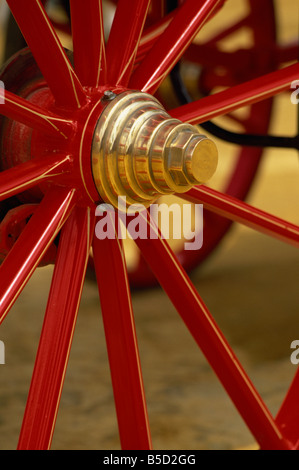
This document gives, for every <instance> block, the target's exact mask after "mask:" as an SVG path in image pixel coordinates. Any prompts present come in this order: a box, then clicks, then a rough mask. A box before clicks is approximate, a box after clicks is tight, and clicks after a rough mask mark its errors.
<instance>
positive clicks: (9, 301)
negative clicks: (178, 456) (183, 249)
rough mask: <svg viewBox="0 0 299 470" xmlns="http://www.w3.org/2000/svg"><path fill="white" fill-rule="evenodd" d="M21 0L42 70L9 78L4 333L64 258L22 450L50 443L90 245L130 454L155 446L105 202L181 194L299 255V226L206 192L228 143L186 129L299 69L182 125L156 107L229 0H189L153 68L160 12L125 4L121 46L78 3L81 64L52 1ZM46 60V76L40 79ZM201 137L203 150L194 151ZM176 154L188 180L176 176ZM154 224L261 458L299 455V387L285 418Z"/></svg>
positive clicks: (262, 93) (238, 92)
mask: <svg viewBox="0 0 299 470" xmlns="http://www.w3.org/2000/svg"><path fill="white" fill-rule="evenodd" d="M8 4H9V6H10V9H11V11H12V13H13V15H14V16H15V18H16V20H17V22H18V24H19V26H20V29H21V30H22V32H23V35H24V37H25V39H26V41H27V44H28V45H29V47H30V50H31V53H32V55H33V56H34V59H35V60H33V57H32V56H31V53H29V52H26V51H25V52H23V53H21V54H20V55H19V56H15V58H14V59H13V61H12V63H11V64H9V65H8V66H7V68H6V71H5V73H6V76H7V77H11V76H16V75H15V73H14V74H12V73H11V74H10V72H11V71H14V72H15V71H16V69H17V68H18V67H19V70H22V74H20V75H18V76H16V78H15V80H16V82H15V83H13V80H12V79H11V78H10V80H12V82H11V81H10V80H9V90H7V91H6V93H5V95H3V94H2V98H4V99H5V100H4V103H3V104H2V105H1V107H0V112H1V113H2V114H3V115H4V116H5V117H6V118H7V119H4V120H3V122H2V142H3V143H2V147H3V157H2V162H1V164H2V169H3V171H2V172H1V174H0V195H1V200H2V201H5V203H7V205H6V206H5V208H6V210H7V214H6V216H5V218H4V219H3V222H2V224H1V235H2V237H1V239H2V240H4V241H7V240H6V238H5V234H6V233H7V227H8V225H9V223H10V222H11V220H12V219H11V217H10V215H11V210H13V211H14V220H15V224H14V227H13V228H14V233H15V234H16V235H15V238H14V239H13V243H11V245H10V246H9V243H6V244H5V243H4V245H5V246H4V247H1V248H2V251H3V253H4V254H6V253H5V250H7V254H6V256H5V259H4V261H3V262H2V264H1V266H0V279H1V286H0V309H1V310H0V318H1V322H2V321H3V320H4V319H5V317H6V315H7V313H8V312H9V309H10V308H11V306H12V305H13V303H14V302H15V300H16V298H17V297H18V295H19V294H20V292H21V291H22V289H23V288H24V286H25V285H26V283H27V281H28V280H29V278H30V276H31V275H32V273H33V272H34V270H35V269H36V268H37V266H38V265H39V264H40V263H41V262H47V261H52V260H55V268H54V273H53V279H52V284H51V289H50V293H49V299H48V304H47V309H46V313H45V318H44V324H43V328H42V332H41V337H40V343H39V348H38V352H37V356H36V361H35V367H34V372H33V376H32V381H31V385H30V390H29V395H28V400H27V405H26V410H25V415H24V419H23V424H22V429H21V434H20V439H19V444H18V448H19V449H47V448H49V447H50V445H51V440H52V436H53V432H54V426H55V421H56V416H57V412H58V406H59V401H60V396H61V392H62V387H63V382H64V377H65V372H66V367H67V362H68V357H69V353H70V348H71V343H72V338H73V333H74V327H75V323H76V317H77V312H78V307H79V302H80V297H81V292H82V286H83V282H84V278H85V273H86V267H87V262H88V259H89V255H90V250H91V248H92V250H93V258H94V264H95V270H96V275H97V281H98V286H99V292H100V300H101V306H102V316H103V321H104V327H105V334H106V342H107V349H108V355H109V361H110V369H111V376H112V384H113V389H114V397H115V405H116V410H117V417H118V425H119V433H120V440H121V445H122V447H123V448H124V449H140V448H141V449H149V448H151V437H150V431H149V426H148V416H147V409H146V403H145V394H144V388H143V381H142V374H141V368H140V361H139V354H138V347H137V339H136V333H135V327H134V318H133V312H132V303H131V297H130V291H129V287H128V285H129V284H128V275H127V268H126V263H125V259H124V252H123V248H122V244H121V240H119V239H118V237H117V233H114V235H115V236H114V237H111V238H110V239H103V240H99V239H98V238H97V237H96V236H94V232H95V210H96V205H97V204H98V203H100V202H101V201H103V200H104V201H105V202H106V203H107V202H108V203H110V204H114V203H115V201H116V200H117V196H123V195H126V196H127V200H128V201H129V203H133V202H139V203H140V202H141V201H144V202H146V205H150V204H151V203H152V202H153V201H155V200H156V198H157V197H159V194H165V193H166V194H167V193H171V192H177V193H179V195H180V196H181V197H183V198H186V199H187V200H190V201H192V202H195V203H202V204H204V207H206V208H208V209H209V210H211V211H212V212H215V213H216V214H220V215H221V216H224V217H226V218H228V219H229V220H235V221H238V222H240V223H242V224H245V225H247V226H250V227H253V228H255V229H256V230H258V231H261V232H264V233H267V234H269V235H271V236H274V237H276V238H279V239H282V240H284V241H285V242H287V243H291V244H293V245H295V246H298V244H299V227H298V226H296V225H294V224H290V223H288V222H287V221H284V220H281V219H279V218H277V217H274V216H271V215H270V214H268V213H265V212H263V211H260V210H258V209H256V208H254V207H251V206H249V205H247V204H245V203H243V202H240V201H239V200H238V199H236V198H234V197H232V196H230V195H226V194H224V193H221V192H219V191H216V190H213V189H209V188H207V187H205V186H201V187H198V186H196V183H198V182H199V181H200V182H202V180H205V179H208V178H209V177H210V176H211V174H212V173H213V171H214V170H215V163H216V159H215V147H214V145H213V143H212V142H211V141H210V140H209V139H207V138H205V137H204V136H202V135H201V134H199V133H198V131H197V130H196V129H195V128H193V127H192V126H191V125H189V124H185V123H186V122H189V123H192V124H200V123H201V122H204V121H205V120H207V119H210V118H212V117H215V116H220V115H223V114H226V113H230V112H232V111H233V110H236V109H238V108H240V107H242V106H244V105H251V104H253V103H256V102H259V101H262V100H264V99H266V98H269V97H271V96H274V95H275V94H277V93H279V92H281V91H283V90H287V89H288V88H289V87H290V84H291V82H292V81H293V80H295V79H296V78H298V73H299V66H298V64H294V65H290V66H288V67H286V68H284V69H281V70H277V71H275V72H271V73H269V74H266V75H263V76H261V77H258V78H254V79H252V80H249V81H247V82H244V83H242V84H239V85H236V86H233V87H231V88H228V89H227V90H224V91H220V92H219V93H217V94H215V95H212V96H208V97H205V98H202V99H199V100H196V101H194V102H193V103H191V104H188V105H185V106H181V107H178V108H177V109H174V110H172V111H171V112H170V114H169V115H168V114H167V113H166V112H165V110H164V109H163V108H162V107H161V105H160V104H159V102H158V101H157V100H156V99H154V98H153V97H152V95H153V94H154V93H155V91H156V90H157V88H158V87H159V85H160V84H161V82H162V81H163V79H164V78H165V76H166V75H167V74H168V73H169V70H170V69H171V68H172V67H173V66H174V65H175V63H176V62H177V61H178V60H179V59H180V57H181V56H182V54H183V53H184V51H185V50H186V48H187V47H188V45H189V44H190V43H191V42H192V40H193V38H194V37H195V35H196V34H198V32H199V31H200V29H201V27H202V26H203V24H204V23H206V22H207V20H208V19H209V18H210V17H211V16H212V15H213V14H215V13H216V12H217V9H218V8H220V7H221V6H222V4H223V0H203V1H200V2H193V1H192V0H187V1H186V2H184V3H183V4H182V6H181V7H180V8H179V9H177V10H176V11H175V12H174V13H173V14H172V16H171V18H170V21H169V22H166V24H165V23H164V26H166V27H163V32H162V33H161V34H160V36H159V37H158V38H157V40H156V42H155V43H154V44H153V46H152V48H151V49H150V50H149V51H148V53H147V54H146V56H145V57H144V58H143V59H142V58H141V53H140V48H139V49H138V46H140V44H141V46H142V40H141V38H142V31H143V26H144V23H145V19H146V15H147V11H148V7H149V4H150V2H149V0H142V1H140V0H138V1H137V0H134V1H133V2H130V11H129V12H128V8H127V2H126V0H120V1H119V2H118V3H117V10H116V15H115V18H114V23H113V26H112V29H111V32H110V37H109V40H108V44H107V46H105V43H104V35H103V19H102V10H101V2H99V1H98V0H90V1H89V2H85V4H84V6H83V5H82V2H80V1H79V0H73V1H72V2H71V16H72V31H73V42H74V67H73V66H72V64H71V61H70V60H69V57H68V54H67V53H66V52H65V51H64V49H63V48H62V46H61V43H60V41H59V39H58V37H57V35H56V33H55V31H54V29H53V27H52V25H51V23H50V21H49V19H48V17H47V14H46V12H45V10H44V9H43V7H42V4H41V2H40V1H36V0H27V1H26V2H20V1H18V0H9V1H8ZM131 10H133V11H134V12H135V14H134V15H132V14H131ZM219 14H220V13H219ZM119 37H121V38H122V41H121V42H119ZM143 44H144V43H143ZM141 46H140V47H141ZM45 50H46V51H47V54H45ZM137 59H138V66H135V64H136V61H137ZM35 61H36V63H37V64H38V68H39V69H40V71H41V74H42V76H41V75H38V74H37V73H36V66H35ZM25 71H26V73H25ZM14 88H15V90H16V91H15V92H13V90H14ZM16 92H17V93H18V94H16ZM178 120H179V121H178ZM136 128H137V130H138V132H137V130H136ZM170 134H171V138H170ZM187 134H188V138H189V140H190V141H189V140H188V139H187V140H188V142H189V143H188V144H187V145H185V144H184V145H181V144H180V143H181V140H183V141H184V139H186V138H187V137H186V135H187ZM154 137H155V138H154ZM189 144H190V145H189ZM203 154H205V155H206V157H205V158H204V162H205V165H202V164H203ZM152 156H154V158H151V157H152ZM178 156H179V158H181V159H182V161H183V163H184V164H183V166H182V168H181V167H179V168H178V166H177V165H176V163H177V160H176V157H178ZM132 168H133V170H134V172H133V174H134V178H133V177H132ZM192 183H193V184H194V186H193V187H192V188H191V189H190V187H191V186H192ZM176 190H177V191H176ZM184 191H187V192H184ZM15 198H16V199H15ZM16 200H17V201H19V204H18V203H17V202H16ZM28 204H30V207H28ZM11 207H13V209H12V208H11ZM141 217H143V219H144V220H145V222H146V224H147V226H148V227H149V228H150V229H151V230H152V233H155V235H156V236H155V237H154V238H153V239H150V238H145V239H141V238H140V239H137V240H136V243H137V245H138V248H139V249H140V251H141V253H142V255H143V256H144V258H145V260H146V262H147V263H148V264H149V266H150V268H151V269H152V271H153V273H154V274H155V276H156V277H157V279H158V281H159V283H160V284H161V286H162V287H163V289H164V290H165V292H166V293H167V295H168V296H169V298H170V300H171V301H172V302H173V304H174V306H175V307H176V309H177V311H178V313H179V315H180V316H181V318H182V320H183V322H184V323H185V324H186V326H187V328H188V329H189V330H190V333H191V334H192V336H193V337H194V339H195V341H196V342H197V344H198V345H199V347H200V348H201V350H202V352H203V353H204V355H205V356H206V358H207V360H208V362H209V363H210V365H211V366H212V368H213V369H214V371H215V373H216V374H217V376H218V378H219V380H220V381H221V383H222V385H223V386H224V388H225V389H226V391H227V393H228V395H229V396H230V398H231V399H232V401H233V403H234V404H235V406H236V408H237V409H238V411H239V413H240V415H241V416H242V418H243V419H244V421H245V423H246V424H247V426H248V428H249V429H250V431H251V432H252V434H253V436H254V437H255V439H256V441H257V442H258V444H259V446H260V447H261V448H262V449H291V448H296V446H297V445H298V434H299V431H298V424H297V423H298V415H299V407H298V402H297V400H296V394H297V393H298V377H299V376H298V375H297V376H296V377H295V379H294V382H293V384H292V385H291V387H290V390H289V392H288V393H287V396H286V398H285V400H284V403H283V405H282V407H281V409H280V412H279V414H278V416H277V417H276V418H274V417H273V416H272V415H271V413H270V411H269V410H268V409H267V407H266V405H265V404H264V402H263V400H262V398H261V397H260V395H259V394H258V392H257V390H256V389H255V387H254V386H253V384H252V383H251V381H250V379H249V378H248V376H247V374H246V372H245V371H244V369H243V368H242V366H241V364H240V362H239V361H238V359H237V358H236V356H235V354H234V353H233V351H232V349H231V348H230V346H229V344H228V343H227V341H226V339H225V338H224V336H223V334H222V333H221V331H220V329H219V327H218V326H217V324H216V323H215V321H214V319H213V317H212V315H211V314H210V312H209V311H208V309H207V307H206V306H205V304H204V302H203V301H202V299H201V297H200V296H199V294H198V292H197V291H196V289H195V288H194V286H193V285H192V283H191V281H190V279H189V278H188V276H187V274H186V272H185V271H184V269H183V268H182V266H181V265H180V263H179V261H178V259H177V258H176V257H175V255H174V254H173V252H172V251H171V249H170V247H169V245H168V243H167V242H166V241H165V240H164V239H163V238H162V237H161V236H160V234H159V233H158V231H157V229H156V227H155V226H154V225H153V223H152V220H151V219H150V218H148V215H147V213H144V212H143V213H142V215H141ZM130 220H131V219H130ZM133 220H134V218H133ZM112 222H113V221H112ZM18 229H19V230H18ZM8 232H9V234H10V235H11V230H10V231H8Z"/></svg>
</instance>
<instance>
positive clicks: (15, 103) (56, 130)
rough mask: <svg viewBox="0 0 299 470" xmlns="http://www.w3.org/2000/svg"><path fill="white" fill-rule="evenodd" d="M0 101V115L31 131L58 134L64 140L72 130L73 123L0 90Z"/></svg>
mask: <svg viewBox="0 0 299 470" xmlns="http://www.w3.org/2000/svg"><path fill="white" fill-rule="evenodd" d="M0 99H1V104H0V114H2V115H3V116H6V117H8V118H10V119H13V120H14V121H17V122H21V123H23V124H26V126H28V127H30V128H32V129H36V130H39V131H42V132H45V133H46V134H50V135H51V134H52V135H55V136H57V135H59V134H60V135H61V136H62V137H63V138H65V139H66V138H67V137H68V136H69V135H70V133H71V132H72V130H73V126H74V124H73V121H70V120H68V119H64V118H61V117H59V116H56V115H55V114H54V113H51V112H49V111H47V112H45V111H44V110H43V109H42V108H40V107H39V106H37V105H36V104H33V103H30V102H29V101H27V100H25V99H24V98H21V97H19V96H17V95H15V94H13V93H10V92H9V91H5V92H4V91H3V90H2V89H0ZM2 101H3V102H2Z"/></svg>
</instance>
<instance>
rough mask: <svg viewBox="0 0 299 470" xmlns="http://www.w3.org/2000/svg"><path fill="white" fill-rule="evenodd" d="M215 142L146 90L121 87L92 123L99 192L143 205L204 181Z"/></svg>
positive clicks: (214, 164) (94, 169) (115, 203)
mask: <svg viewBox="0 0 299 470" xmlns="http://www.w3.org/2000/svg"><path fill="white" fill-rule="evenodd" d="M217 161H218V153H217V148H216V145H215V144H214V142H212V141H211V140H210V139H208V138H207V137H205V136H204V135H201V134H200V132H199V131H198V129H197V128H196V127H195V126H192V125H191V124H186V123H182V122H180V121H178V120H177V119H173V118H172V117H171V116H169V115H168V113H167V112H166V111H165V109H164V108H163V106H162V105H161V104H160V103H159V102H158V100H156V99H155V98H154V97H152V96H151V95H148V94H147V93H142V92H136V91H126V92H124V93H121V94H119V95H116V96H115V97H114V98H113V100H112V101H110V102H109V104H107V106H106V107H105V108H104V110H103V112H102V115H101V116H100V118H99V120H98V124H97V126H96V130H95V134H94V139H93V148H92V172H93V177H94V181H95V184H96V187H97V190H98V192H99V196H100V198H101V199H102V200H103V201H105V202H108V203H110V204H112V205H113V206H114V207H117V206H118V198H119V197H126V203H127V208H129V207H130V206H131V205H133V204H136V203H141V204H143V205H144V206H145V207H148V206H149V205H150V204H151V203H153V202H154V201H155V200H156V199H158V198H159V197H160V196H161V195H166V194H174V193H183V192H186V191H188V190H189V189H190V188H191V187H192V186H193V185H195V184H201V183H206V182H207V181H208V180H209V179H210V178H211V176H212V175H213V174H214V172H215V170H216V168H217Z"/></svg>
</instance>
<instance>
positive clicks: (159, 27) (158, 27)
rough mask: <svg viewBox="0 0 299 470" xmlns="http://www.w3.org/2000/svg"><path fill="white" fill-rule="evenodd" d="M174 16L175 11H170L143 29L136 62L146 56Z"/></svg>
mask: <svg viewBox="0 0 299 470" xmlns="http://www.w3.org/2000/svg"><path fill="white" fill-rule="evenodd" d="M174 16H175V12H174V11H173V12H171V13H168V15H165V16H164V17H163V18H162V19H161V20H159V21H156V22H155V23H154V24H153V25H152V26H149V27H147V28H146V29H145V30H144V31H143V34H142V37H141V39H140V44H139V47H138V51H137V56H136V61H135V62H137V63H139V62H140V61H141V60H142V59H143V58H144V57H145V55H146V54H147V53H148V51H149V50H150V49H151V48H152V47H153V44H154V43H155V42H156V40H157V39H158V38H159V37H160V36H161V34H162V33H164V31H165V29H166V28H167V26H168V25H169V24H170V22H171V21H172V19H173V17H174Z"/></svg>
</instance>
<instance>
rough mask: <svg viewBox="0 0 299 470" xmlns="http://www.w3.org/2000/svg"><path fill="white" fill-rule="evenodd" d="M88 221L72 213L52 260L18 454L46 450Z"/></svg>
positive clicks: (82, 212)
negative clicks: (50, 277)
mask: <svg viewBox="0 0 299 470" xmlns="http://www.w3.org/2000/svg"><path fill="white" fill-rule="evenodd" d="M93 228H94V217H93V216H92V217H91V214H90V209H89V208H87V209H85V208H79V207H77V208H76V209H74V210H73V212H72V214H71V215H70V217H69V219H68V220H67V222H66V223H65V225H64V227H63V229H62V231H61V236H60V241H59V247H58V252H57V259H56V264H55V269H54V273H53V279H52V284H51V289H50V294H49V299H48V305H47V310H46V314H45V318H44V324H43V328H42V332H41V336H40V342H39V347H38V351H37V356H36V361H35V365H34V371H33V375H32V380H31V385H30V390H29V395H28V399H27V405H26V410H25V414H24V419H23V424H22V429H21V433H20V438H19V444H18V448H19V449H25V450H46V449H49V448H50V445H51V441H52V436H53V432H54V426H55V422H56V417H57V412H58V406H59V402H60V397H61V393H62V387H63V383H64V377H65V373H66V368H67V363H68V359H69V354H70V349H71V344H72V339H73V335H74V329H75V324H76V319H77V313H78V308H79V303H80V299H81V293H82V288H83V283H84V279H85V272H86V266H87V261H88V258H89V254H90V246H91V240H92V235H93Z"/></svg>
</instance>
